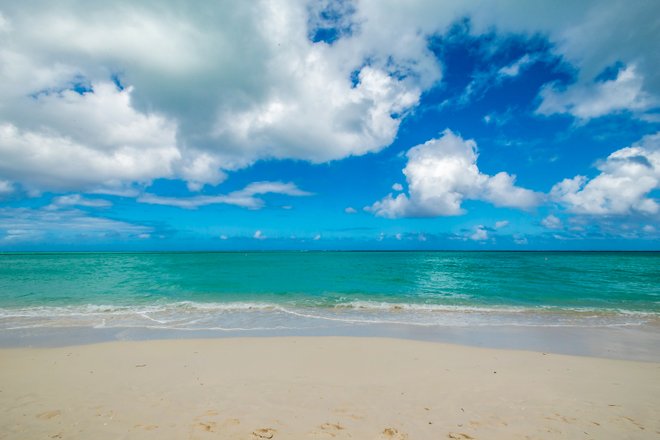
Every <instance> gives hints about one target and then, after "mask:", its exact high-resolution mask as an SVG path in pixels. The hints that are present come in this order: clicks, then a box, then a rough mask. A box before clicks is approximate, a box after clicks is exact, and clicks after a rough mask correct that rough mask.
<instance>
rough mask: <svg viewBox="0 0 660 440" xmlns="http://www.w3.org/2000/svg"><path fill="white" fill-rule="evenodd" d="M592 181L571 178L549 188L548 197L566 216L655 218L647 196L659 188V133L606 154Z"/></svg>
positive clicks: (653, 205) (655, 208) (654, 204)
mask: <svg viewBox="0 0 660 440" xmlns="http://www.w3.org/2000/svg"><path fill="white" fill-rule="evenodd" d="M596 167H597V168H598V170H599V171H600V174H598V175H597V176H596V177H594V178H593V179H588V178H587V177H585V176H575V177H573V178H568V179H564V180H562V181H561V182H559V183H557V184H556V185H554V186H553V187H552V190H551V191H550V196H551V198H552V199H553V200H555V201H556V202H558V203H560V204H562V205H564V206H565V207H566V208H567V209H568V211H569V212H572V213H576V214H586V215H625V214H631V213H637V214H645V215H651V214H657V213H658V212H659V211H660V207H659V205H658V202H657V201H656V200H655V199H654V198H653V197H652V196H650V193H651V192H652V191H654V190H657V189H658V188H660V133H656V134H654V135H649V136H645V137H644V138H642V140H640V141H639V142H637V143H635V144H633V145H631V146H629V147H626V148H622V149H620V150H617V151H615V152H614V153H612V154H610V155H609V156H608V157H607V158H606V159H605V160H604V161H601V162H600V163H598V164H597V165H596Z"/></svg>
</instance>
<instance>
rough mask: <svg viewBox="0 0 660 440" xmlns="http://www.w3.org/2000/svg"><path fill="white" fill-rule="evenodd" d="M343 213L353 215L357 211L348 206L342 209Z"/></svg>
mask: <svg viewBox="0 0 660 440" xmlns="http://www.w3.org/2000/svg"><path fill="white" fill-rule="evenodd" d="M344 212H345V213H346V214H355V213H356V212H357V210H356V209H355V208H353V207H352V206H349V207H347V208H346V209H344Z"/></svg>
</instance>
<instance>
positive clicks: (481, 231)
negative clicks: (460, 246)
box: [467, 225, 488, 241]
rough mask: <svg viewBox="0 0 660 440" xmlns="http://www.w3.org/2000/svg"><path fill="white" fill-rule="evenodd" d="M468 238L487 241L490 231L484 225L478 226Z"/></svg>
mask: <svg viewBox="0 0 660 440" xmlns="http://www.w3.org/2000/svg"><path fill="white" fill-rule="evenodd" d="M467 238H469V239H470V240H473V241H486V240H488V230H487V229H486V228H485V227H484V226H483V225H478V226H476V227H475V228H474V232H472V233H471V234H468V235H467Z"/></svg>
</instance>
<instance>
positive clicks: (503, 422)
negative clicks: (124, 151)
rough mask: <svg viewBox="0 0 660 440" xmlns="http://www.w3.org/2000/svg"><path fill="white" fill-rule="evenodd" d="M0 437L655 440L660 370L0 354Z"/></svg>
mask: <svg viewBox="0 0 660 440" xmlns="http://www.w3.org/2000/svg"><path fill="white" fill-rule="evenodd" d="M0 406H1V407H2V415H1V416H0V438H2V439H26V438H30V439H38V438H46V439H47V438H54V439H118V438H122V439H124V438H125V439H169V438H172V439H175V438H176V439H213V438H222V439H270V438H273V439H330V438H336V439H348V438H352V439H411V440H412V439H444V438H448V439H528V438H530V439H531V438H533V439H555V438H556V439H578V438H579V439H582V438H585V439H587V438H594V439H607V438H616V439H646V438H648V439H656V438H658V435H660V364H658V363H653V362H635V361H626V360H612V359H601V358H593V357H579V356H566V355H557V354H552V353H538V352H529V351H516V350H495V349H483V348H473V347H465V346H459V345H448V344H441V343H433V342H419V341H410V340H398V339H385V338H358V337H290V338H224V339H221V338H219V339H199V340H152V341H138V342H110V343H99V344H91V345H78V346H70V347H59V348H6V349H2V350H0Z"/></svg>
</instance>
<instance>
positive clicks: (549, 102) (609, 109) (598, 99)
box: [536, 66, 658, 120]
mask: <svg viewBox="0 0 660 440" xmlns="http://www.w3.org/2000/svg"><path fill="white" fill-rule="evenodd" d="M541 98H542V100H543V101H542V102H541V105H540V106H539V108H538V109H537V110H536V111H537V113H540V114H544V115H549V114H553V113H570V114H572V115H573V116H575V117H577V118H579V119H583V120H587V119H591V118H597V117H599V116H603V115H607V114H610V113H615V112H620V111H624V110H628V111H641V110H646V109H649V108H651V107H652V106H653V105H655V104H657V102H658V101H657V100H654V99H653V98H652V97H651V96H650V95H649V94H648V93H647V92H645V91H644V78H643V77H642V76H641V75H640V74H639V73H638V72H637V70H636V68H635V66H629V67H626V68H625V69H621V70H620V71H619V72H618V74H617V77H616V78H614V79H611V80H607V81H603V82H593V83H592V84H588V85H582V86H581V87H569V88H568V89H566V90H557V89H556V88H555V87H554V86H552V85H550V86H546V87H544V88H543V90H542V91H541Z"/></svg>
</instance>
